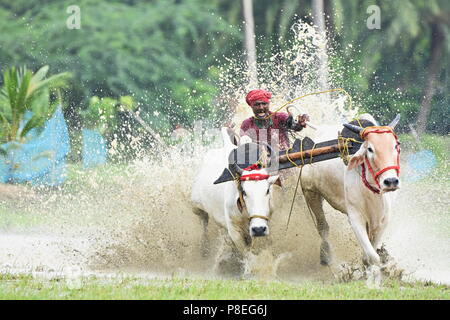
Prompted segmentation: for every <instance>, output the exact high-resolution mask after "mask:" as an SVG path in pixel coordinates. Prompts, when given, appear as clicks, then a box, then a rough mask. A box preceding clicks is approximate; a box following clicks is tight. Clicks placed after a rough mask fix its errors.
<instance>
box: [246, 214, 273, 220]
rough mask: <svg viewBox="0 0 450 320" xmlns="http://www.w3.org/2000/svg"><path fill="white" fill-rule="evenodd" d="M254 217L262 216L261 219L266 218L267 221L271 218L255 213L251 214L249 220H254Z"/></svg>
mask: <svg viewBox="0 0 450 320" xmlns="http://www.w3.org/2000/svg"><path fill="white" fill-rule="evenodd" d="M253 218H260V219H264V220H266V221H269V218H268V217H266V216H260V215H257V214H254V215H251V216H249V217H248V220H252V219H253Z"/></svg>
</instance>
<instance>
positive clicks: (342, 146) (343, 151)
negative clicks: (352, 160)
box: [338, 136, 364, 165]
mask: <svg viewBox="0 0 450 320" xmlns="http://www.w3.org/2000/svg"><path fill="white" fill-rule="evenodd" d="M350 141H351V142H355V143H364V142H363V141H358V140H356V139H354V138H345V137H343V136H338V147H339V152H340V155H339V156H340V157H341V159H342V161H344V164H345V165H347V164H348V157H349V156H350V152H349V147H348V144H349V142H350Z"/></svg>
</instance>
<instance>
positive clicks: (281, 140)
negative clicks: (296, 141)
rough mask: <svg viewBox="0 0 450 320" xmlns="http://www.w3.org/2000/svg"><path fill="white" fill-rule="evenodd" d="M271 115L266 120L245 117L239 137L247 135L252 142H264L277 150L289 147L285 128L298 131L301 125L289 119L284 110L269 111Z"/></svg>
mask: <svg viewBox="0 0 450 320" xmlns="http://www.w3.org/2000/svg"><path fill="white" fill-rule="evenodd" d="M269 113H270V114H271V115H272V117H271V118H269V119H267V120H258V119H256V118H255V117H250V118H248V119H245V120H244V122H242V125H241V132H240V135H241V137H242V136H244V135H247V136H249V137H250V138H251V139H252V141H253V142H256V143H259V142H266V143H268V144H269V145H271V146H272V147H275V148H278V149H279V150H285V149H288V148H289V147H290V144H289V138H288V135H287V130H288V129H290V130H294V131H300V130H302V129H303V127H302V126H301V125H300V124H298V123H296V122H294V121H290V120H292V119H289V115H288V114H287V113H284V112H275V113H273V112H269Z"/></svg>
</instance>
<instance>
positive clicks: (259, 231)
mask: <svg viewBox="0 0 450 320" xmlns="http://www.w3.org/2000/svg"><path fill="white" fill-rule="evenodd" d="M266 231H267V227H264V226H263V227H253V228H252V234H253V236H254V237H263V236H265V235H266Z"/></svg>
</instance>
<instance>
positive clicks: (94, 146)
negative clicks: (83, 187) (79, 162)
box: [83, 129, 108, 168]
mask: <svg viewBox="0 0 450 320" xmlns="http://www.w3.org/2000/svg"><path fill="white" fill-rule="evenodd" d="M107 156H108V150H107V148H106V140H105V139H104V138H103V137H102V135H101V134H100V133H99V132H98V131H95V130H89V129H83V167H85V168H92V167H96V166H98V165H101V164H104V163H106V158H107Z"/></svg>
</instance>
